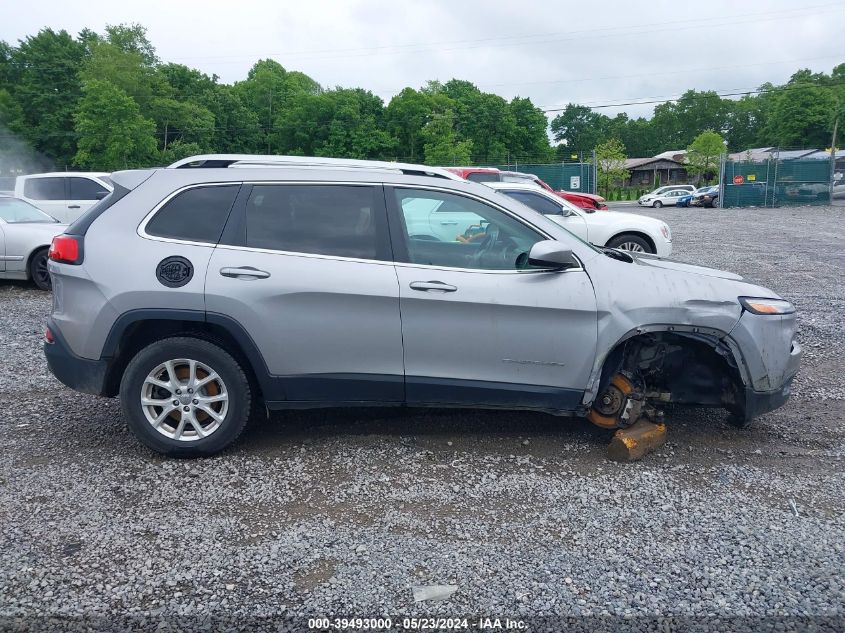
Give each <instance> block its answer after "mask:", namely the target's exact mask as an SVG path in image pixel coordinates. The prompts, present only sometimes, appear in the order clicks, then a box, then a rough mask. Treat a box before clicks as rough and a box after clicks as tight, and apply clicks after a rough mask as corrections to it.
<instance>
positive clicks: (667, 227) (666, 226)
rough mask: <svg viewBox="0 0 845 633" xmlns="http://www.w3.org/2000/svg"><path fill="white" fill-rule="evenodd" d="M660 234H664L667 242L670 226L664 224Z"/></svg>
mask: <svg viewBox="0 0 845 633" xmlns="http://www.w3.org/2000/svg"><path fill="white" fill-rule="evenodd" d="M660 232H661V233H663V237H665V238H666V239H667V240H668V239H669V225H668V224H664V225H663V226H661V227H660Z"/></svg>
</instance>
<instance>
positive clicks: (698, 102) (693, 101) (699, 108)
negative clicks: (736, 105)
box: [652, 90, 731, 150]
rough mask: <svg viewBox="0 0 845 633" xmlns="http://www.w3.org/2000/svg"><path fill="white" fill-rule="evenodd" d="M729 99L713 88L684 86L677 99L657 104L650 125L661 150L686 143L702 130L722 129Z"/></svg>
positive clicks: (728, 106)
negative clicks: (696, 88) (661, 142)
mask: <svg viewBox="0 0 845 633" xmlns="http://www.w3.org/2000/svg"><path fill="white" fill-rule="evenodd" d="M730 103H731V102H730V101H728V100H727V99H723V98H722V97H720V96H719V95H718V94H717V93H716V92H714V91H712V90H708V91H702V92H698V91H696V90H687V91H686V92H685V93H684V94H683V96H681V98H680V99H678V100H677V101H669V102H667V103H661V104H659V105H658V106H656V107H655V108H654V117H653V118H652V126H653V128H654V130H655V133H656V135H657V136H658V138H661V139H662V140H663V143H664V148H663V150H670V149H680V148H683V147H686V146H687V145H689V144H690V143H692V141H693V139H694V138H695V137H696V136H697V135H698V134H700V133H701V132H702V131H703V130H718V131H722V130H724V129H725V128H726V127H727V122H728V114H729V112H730V107H731V106H730Z"/></svg>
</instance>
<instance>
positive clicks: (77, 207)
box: [67, 204, 82, 209]
mask: <svg viewBox="0 0 845 633" xmlns="http://www.w3.org/2000/svg"><path fill="white" fill-rule="evenodd" d="M67 208H68V209H81V208H82V207H80V206H79V205H78V204H69V205H67Z"/></svg>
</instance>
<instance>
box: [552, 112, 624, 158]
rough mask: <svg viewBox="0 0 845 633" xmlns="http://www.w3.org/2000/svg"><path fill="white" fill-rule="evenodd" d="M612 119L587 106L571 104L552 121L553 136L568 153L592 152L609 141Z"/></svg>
mask: <svg viewBox="0 0 845 633" xmlns="http://www.w3.org/2000/svg"><path fill="white" fill-rule="evenodd" d="M609 126H610V118H609V117H607V116H605V115H604V114H599V113H598V112H593V110H591V109H590V108H588V107H587V106H582V105H576V104H574V103H570V104H568V105H567V106H566V108H564V110H563V112H561V113H560V114H558V115H557V116H556V117H555V118H554V119H552V124H551V129H552V135H553V137H554V139H555V141H557V142H558V143H561V144H562V145H563V146H564V148H565V149H564V151H565V152H566V153H580V152H592V151H593V149H595V148H596V146H597V145H599V143H602V142H604V141H606V140H607V130H608V128H609Z"/></svg>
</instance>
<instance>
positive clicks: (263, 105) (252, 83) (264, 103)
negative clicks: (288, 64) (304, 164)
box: [233, 59, 322, 151]
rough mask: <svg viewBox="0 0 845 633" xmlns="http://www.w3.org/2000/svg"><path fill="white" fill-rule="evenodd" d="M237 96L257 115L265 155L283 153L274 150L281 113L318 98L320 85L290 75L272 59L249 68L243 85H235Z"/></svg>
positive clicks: (275, 148) (308, 79)
mask: <svg viewBox="0 0 845 633" xmlns="http://www.w3.org/2000/svg"><path fill="white" fill-rule="evenodd" d="M233 91H234V94H235V95H237V96H238V98H239V99H240V101H241V103H242V104H243V105H244V107H246V108H247V109H248V110H249V111H251V112H252V113H253V115H254V118H255V119H256V120H257V121H258V123H259V125H260V126H261V127H262V128H263V130H262V134H261V135H262V141H263V143H264V144H265V145H267V147H265V148H264V150H263V151H281V149H280V148H278V147H277V146H273V143H272V139H273V138H275V137H276V136H277V134H276V130H275V129H274V126H275V124H276V121H277V119H278V116H279V113H283V112H285V111H287V110H290V109H292V108H295V107H296V106H297V103H298V97H299V96H301V95H311V96H317V95H319V94H320V93H321V92H322V88H321V87H320V85H319V84H318V83H317V82H316V81H314V80H313V79H311V78H310V77H308V75H305V74H303V73H299V72H296V73H289V72H288V71H287V70H285V68H284V67H283V66H282V65H281V64H280V63H278V62H277V61H274V60H272V59H262V60H259V61H258V62H256V63H255V64H254V65H253V66H252V68H250V70H249V73H248V74H247V78H246V79H245V80H244V81H239V82H236V83H235V85H234V86H233Z"/></svg>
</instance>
